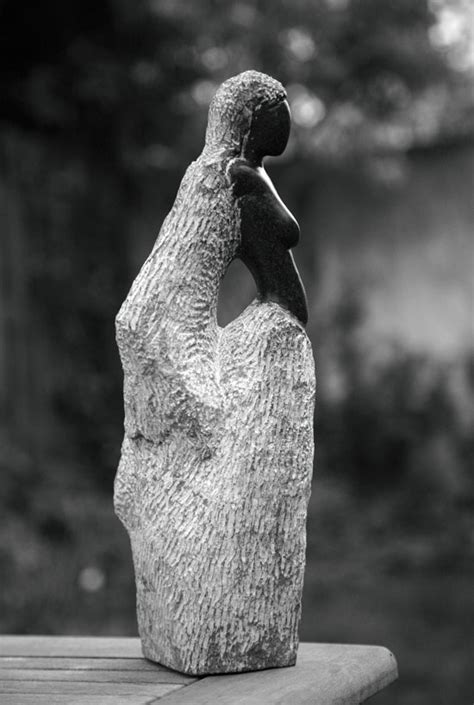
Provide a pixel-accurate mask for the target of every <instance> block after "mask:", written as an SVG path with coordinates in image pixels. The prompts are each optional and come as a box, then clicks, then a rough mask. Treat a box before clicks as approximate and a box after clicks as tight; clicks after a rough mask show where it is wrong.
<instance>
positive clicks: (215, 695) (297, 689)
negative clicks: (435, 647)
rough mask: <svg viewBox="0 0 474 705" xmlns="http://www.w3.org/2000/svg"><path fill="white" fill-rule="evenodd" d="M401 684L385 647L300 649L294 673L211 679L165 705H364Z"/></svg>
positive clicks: (289, 670) (306, 646) (313, 646)
mask: <svg viewBox="0 0 474 705" xmlns="http://www.w3.org/2000/svg"><path fill="white" fill-rule="evenodd" d="M396 678H397V664H396V661H395V658H394V656H393V654H391V653H390V651H388V649H385V648H383V647H380V646H358V645H340V644H300V648H299V651H298V660H297V664H296V666H294V667H293V668H279V669H271V670H266V671H260V672H254V673H241V674H236V675H225V676H209V677H207V678H203V679H201V680H199V681H197V682H196V683H194V684H192V685H190V686H189V687H187V688H183V689H182V690H180V691H177V692H174V693H171V694H168V695H166V696H165V697H163V699H162V700H160V705H162V704H163V705H209V704H210V703H219V705H262V703H272V704H276V703H279V704H283V703H291V705H303V704H304V705H309V704H310V703H312V704H313V705H359V703H362V702H364V700H366V699H367V698H369V697H370V696H371V695H374V694H375V693H377V692H378V691H380V690H382V688H384V687H385V686H386V685H388V684H389V683H391V682H392V681H394V680H395V679H396Z"/></svg>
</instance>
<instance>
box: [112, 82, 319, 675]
mask: <svg viewBox="0 0 474 705" xmlns="http://www.w3.org/2000/svg"><path fill="white" fill-rule="evenodd" d="M232 82H233V83H232ZM228 84H230V85H228ZM226 87H227V88H226ZM221 91H222V95H221V96H219V94H218V95H217V96H216V99H215V101H214V104H213V106H211V110H210V118H209V127H208V134H207V139H206V147H205V149H204V151H203V153H202V155H201V156H200V157H199V159H198V160H197V161H196V162H194V163H193V164H192V165H191V166H190V168H189V169H188V172H187V173H186V175H185V177H184V179H183V182H182V184H181V187H180V190H179V193H178V196H177V198H176V201H175V204H174V206H173V209H172V211H171V212H170V214H169V216H168V217H167V219H166V220H165V223H164V224H163V227H162V230H161V233H160V235H159V237H158V240H157V243H156V245H155V247H154V249H153V252H152V253H151V255H150V257H149V258H148V260H147V262H146V263H145V265H144V267H143V268H142V271H141V272H140V274H139V276H138V277H137V279H136V281H135V282H134V284H133V286H132V289H131V291H130V294H129V296H128V297H127V299H126V301H125V302H124V304H123V306H122V309H121V311H120V313H119V315H118V317H117V340H118V343H119V348H120V352H121V358H122V364H123V367H124V397H125V437H124V442H123V447H122V458H121V463H120V467H119V470H118V473H117V478H116V486H115V507H116V511H117V513H118V515H119V517H120V518H121V519H122V521H123V523H124V524H125V526H126V528H127V530H128V532H129V534H130V538H131V543H132V551H133V558H134V564H135V574H136V580H137V609H138V622H139V630H140V635H141V637H142V644H143V649H144V653H145V655H146V656H147V657H149V658H151V659H153V660H156V661H159V662H161V663H163V664H164V665H168V666H171V667H172V668H175V669H177V670H181V671H184V672H187V673H211V672H214V673H218V672H226V671H239V670H249V669H255V668H266V667H269V666H270V665H289V664H291V663H294V659H295V655H296V647H297V627H298V621H299V616H300V598H301V589H302V581H303V570H304V551H305V527H304V524H305V518H306V505H307V501H308V497H309V491H310V483H311V471H312V455H313V435H312V434H313V432H312V413H313V399H314V371H313V359H312V352H311V349H310V344H309V341H308V339H307V337H306V334H305V332H304V328H303V325H304V323H305V322H306V317H307V314H306V303H305V297H304V292H303V289H302V286H301V282H300V280H299V276H298V273H297V271H296V268H295V266H294V263H293V259H292V256H291V253H290V252H289V248H290V247H292V246H294V245H295V244H296V242H297V240H298V235H299V229H298V225H297V223H296V221H295V220H294V218H293V216H292V215H291V214H290V213H289V211H288V209H287V208H286V207H285V205H284V204H283V203H282V201H281V200H280V198H279V197H278V194H277V193H276V191H275V189H274V187H273V185H272V183H271V181H270V179H269V177H268V176H267V174H266V172H265V171H264V169H263V166H262V159H263V157H264V156H265V155H267V154H279V153H281V151H283V149H284V147H285V145H286V141H287V139H288V131H289V113H288V107H287V104H286V101H285V97H284V93H283V91H282V89H281V86H280V85H279V84H277V83H276V82H274V81H273V80H272V79H269V78H268V77H264V78H262V74H256V73H255V72H247V74H243V75H242V76H240V77H236V79H231V81H229V82H227V83H226V84H224V85H223V87H222V88H221ZM239 101H240V102H239ZM235 257H240V258H241V259H242V260H243V261H244V262H245V263H246V265H247V266H248V267H249V269H250V270H251V272H252V274H253V276H254V278H255V281H256V284H257V288H258V292H259V293H258V297H257V299H256V301H254V302H253V303H252V304H251V305H250V306H249V307H248V308H247V309H246V310H245V311H244V312H243V313H242V314H241V315H240V316H239V317H238V318H237V319H236V320H235V321H233V322H232V323H231V324H229V325H228V326H226V327H225V328H220V327H219V326H218V324H217V319H216V308H217V297H218V291H219V285H220V282H221V280H222V278H223V276H224V275H225V271H226V269H227V267H228V265H229V264H230V262H231V261H232V259H234V258H235Z"/></svg>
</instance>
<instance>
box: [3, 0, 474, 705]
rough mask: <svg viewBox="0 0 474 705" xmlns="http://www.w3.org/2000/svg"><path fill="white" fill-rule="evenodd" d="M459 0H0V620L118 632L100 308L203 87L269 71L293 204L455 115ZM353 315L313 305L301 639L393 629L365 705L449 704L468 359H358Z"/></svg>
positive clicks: (467, 77) (453, 135)
mask: <svg viewBox="0 0 474 705" xmlns="http://www.w3.org/2000/svg"><path fill="white" fill-rule="evenodd" d="M471 12H472V8H471V6H470V3H469V1H468V0H432V1H430V2H428V0H397V1H392V0H383V1H382V0H319V1H318V2H316V1H315V0H291V1H290V0H278V1H275V2H272V3H270V2H269V1H266V2H265V1H264V0H256V1H254V2H250V1H247V2H244V1H241V2H219V1H218V0H199V1H198V2H189V1H188V0H134V1H133V2H132V1H131V0H130V1H129V2H127V0H95V2H91V0H81V1H80V2H79V0H69V1H68V2H67V3H58V2H55V0H43V1H42V2H41V3H35V2H32V1H31V0H30V1H29V2H28V1H23V2H17V1H14V0H2V1H1V2H0V25H1V27H2V37H1V42H0V58H1V61H0V76H1V80H2V100H1V102H0V187H1V189H2V192H1V194H0V195H2V199H3V200H2V203H3V205H4V206H5V209H4V211H5V213H6V216H5V218H6V220H5V222H4V225H5V227H4V228H3V232H4V233H5V235H4V236H2V240H1V242H0V267H1V270H0V271H1V278H0V292H1V296H2V297H3V298H4V299H5V301H4V303H5V306H6V308H8V307H10V308H11V314H9V315H10V318H9V315H6V316H5V321H6V323H5V330H2V335H5V346H4V347H5V350H6V355H7V358H8V359H7V363H8V364H6V372H5V374H4V377H3V378H2V379H3V380H4V382H5V385H6V394H5V403H4V404H3V403H2V407H1V409H0V447H1V453H0V470H1V471H2V478H3V481H2V496H1V499H0V504H1V511H2V518H3V519H4V522H3V528H2V537H3V542H2V543H3V548H2V549H1V552H0V572H1V573H2V576H4V578H3V579H2V591H1V594H0V613H1V619H0V629H2V630H9V631H17V632H18V631H19V632H26V631H29V632H45V633H48V632H51V633H54V632H56V633H60V632H68V631H69V632H75V633H81V632H82V633H84V632H95V633H122V634H124V633H133V632H134V630H135V621H134V613H133V612H134V605H133V592H134V587H133V575H132V572H131V567H130V556H129V548H128V544H127V541H126V538H125V534H124V532H122V531H121V529H120V526H119V525H118V522H117V521H116V520H115V519H114V517H113V514H112V510H111V485H112V480H113V476H114V473H115V469H116V466H117V460H118V454H119V448H120V442H121V435H122V401H121V370H120V363H119V360H118V355H117V351H116V346H115V341H114V330H113V320H114V316H115V313H116V311H117V310H118V307H119V305H120V303H121V301H122V300H123V298H124V296H125V294H126V291H127V289H128V287H129V285H130V282H131V280H132V278H133V276H134V274H135V269H136V264H137V262H138V261H140V259H141V257H142V254H145V253H144V252H142V250H145V249H146V245H147V243H149V236H148V237H147V238H145V239H144V238H142V236H141V232H142V231H143V230H144V229H145V230H148V231H149V230H156V228H157V225H158V223H159V220H160V219H161V218H162V217H163V216H164V215H165V213H166V211H167V210H168V209H169V207H170V205H171V203H172V200H173V197H174V194H175V192H176V188H177V185H178V183H179V179H180V178H181V175H182V172H183V169H184V168H185V167H186V165H187V164H188V162H189V161H190V159H192V158H194V157H195V156H196V154H197V153H198V152H199V148H200V144H201V143H202V137H203V132H204V126H205V119H206V111H207V106H208V103H209V100H210V98H211V96H212V94H213V92H214V90H215V88H216V86H217V85H218V84H219V83H220V82H221V81H222V80H224V79H225V78H227V77H228V76H229V75H233V74H235V73H237V72H239V71H241V70H245V69H248V68H256V69H259V70H263V71H266V72H268V73H270V74H272V75H274V76H276V77H277V78H279V79H280V80H281V81H282V82H283V83H284V84H285V85H286V86H287V87H288V93H289V98H290V102H291V105H292V112H293V118H294V130H293V136H292V140H291V143H290V145H289V148H288V150H287V153H286V155H285V156H284V157H283V158H282V160H281V162H282V163H283V167H281V168H280V167H279V169H280V170H279V171H278V175H279V181H278V183H279V187H280V188H281V191H282V192H283V193H285V194H292V195H293V196H294V200H295V202H296V201H297V202H298V204H299V205H300V206H301V209H303V208H304V203H305V202H309V201H310V200H311V192H310V186H309V181H308V178H307V175H308V173H309V169H313V170H314V171H317V170H318V166H319V165H320V164H321V163H322V162H325V163H326V162H331V164H332V165H336V168H337V169H340V170H341V172H342V171H344V170H345V169H347V168H348V165H349V164H351V168H353V169H354V164H355V167H356V170H357V172H358V171H359V169H360V170H361V171H362V168H361V166H362V164H363V163H364V162H366V161H370V160H371V159H378V158H379V157H380V155H381V154H382V155H385V154H387V153H389V154H394V155H395V156H397V155H403V154H404V153H405V152H406V151H407V150H409V149H411V148H412V147H414V146H416V145H420V144H432V143H433V144H434V143H439V142H444V141H449V140H453V139H459V138H464V137H465V136H466V135H467V134H469V132H470V131H471V134H472V116H473V99H472V92H471V91H470V90H469V85H470V81H471V80H472V67H473V64H474V61H473V60H472V54H471V53H470V52H471V51H472V50H471V44H472V41H471V40H472V30H471V29H470V27H471V25H470V23H469V21H468V16H469V13H471ZM0 210H1V209H0ZM143 214H145V216H144V217H150V218H151V219H152V220H153V223H152V225H151V224H149V223H146V222H145V223H143V222H142V221H141V218H142V217H143ZM2 222H3V221H2ZM145 241H146V242H145ZM306 246H307V247H308V252H312V250H311V248H312V247H314V243H307V245H306ZM310 258H311V257H310V256H308V258H307V259H308V261H309V260H310ZM308 266H309V265H308ZM0 309H1V307H0ZM0 312H1V310H0ZM318 315H319V314H318ZM364 315H365V314H364V305H363V301H362V300H361V297H360V296H358V294H357V292H354V291H342V292H341V295H340V301H339V302H338V304H337V306H336V307H335V308H334V309H332V310H330V311H326V312H324V315H319V318H318V320H317V321H315V324H314V328H315V330H317V331H318V337H319V338H320V340H322V341H324V343H323V345H322V346H318V351H320V352H318V356H319V355H320V360H319V362H318V364H319V365H320V366H319V370H320V376H321V378H322V382H321V384H320V386H319V391H318V405H317V418H316V434H317V435H316V440H317V454H316V469H317V476H316V480H315V492H314V496H313V499H312V504H311V509H312V511H311V513H310V525H309V551H308V579H307V584H306V593H305V594H306V597H305V617H304V620H303V636H304V638H308V639H319V640H324V639H329V640H331V639H332V640H337V639H340V640H344V641H348V640H351V639H353V640H355V641H364V640H367V641H377V640H379V641H380V642H382V643H385V644H386V645H387V646H389V647H392V648H393V649H394V650H395V651H396V653H397V655H398V656H399V658H400V660H401V664H402V675H404V679H405V680H404V683H403V684H401V686H400V687H401V688H402V690H401V691H400V696H397V698H398V699H396V700H391V699H390V697H391V696H390V695H389V696H387V697H388V699H386V700H384V701H383V702H386V703H389V702H395V701H397V702H400V701H401V696H402V695H403V697H404V700H403V702H404V703H406V704H407V705H408V704H409V703H411V702H413V703H415V702H416V703H422V702H430V703H434V702H451V700H450V698H451V697H452V696H453V692H454V691H456V692H455V696H456V697H458V696H459V697H458V699H459V700H460V701H461V700H462V696H464V697H465V698H466V699H467V698H468V697H469V694H470V693H469V692H468V687H467V684H465V683H464V682H465V680H466V679H467V674H468V672H469V671H468V669H469V664H468V663H467V659H466V657H465V655H464V656H461V655H460V646H459V643H458V641H459V642H462V643H463V644H464V645H466V644H467V640H468V635H467V633H466V629H464V630H462V634H461V637H460V639H459V640H457V637H456V631H455V628H454V627H453V625H452V624H451V623H450V619H451V616H452V615H453V614H454V613H456V614H455V618H456V619H457V618H461V619H462V618H463V617H466V624H467V622H468V621H469V620H468V615H471V618H472V615H473V614H474V604H473V602H472V595H471V593H470V591H469V590H468V587H467V582H468V578H469V577H472V576H470V574H468V572H467V569H466V563H467V558H468V557H469V556H471V555H472V547H473V545H474V536H473V534H472V526H471V524H470V522H469V520H468V517H469V513H470V512H472V508H473V504H474V499H473V490H472V480H471V478H470V471H469V467H468V461H469V459H470V458H471V457H472V450H473V448H472V437H471V435H470V425H469V422H470V420H471V419H470V418H469V410H468V408H467V405H466V403H465V398H466V394H467V391H466V390H471V391H472V387H473V379H472V372H473V362H472V360H471V359H462V360H458V361H456V362H453V363H441V362H439V361H436V360H433V359H431V358H429V357H427V356H419V355H415V354H413V353H411V352H409V351H406V350H400V349H393V351H392V354H391V355H390V356H388V357H387V358H386V359H384V360H383V361H382V362H378V363H377V364H376V365H374V364H371V362H370V348H369V343H368V341H366V340H364V339H363V336H361V328H362V324H363V321H364ZM5 331H6V333H5ZM9 346H10V347H9ZM328 360H329V361H330V365H331V366H332V367H331V369H332V373H333V376H334V377H335V379H336V381H337V384H336V385H335V387H334V388H331V386H330V384H329V383H328V381H330V380H331V374H330V372H331V370H330V369H329V364H328ZM2 361H4V358H2V349H0V362H2ZM325 380H326V382H325ZM460 388H461V389H462V390H463V392H462V393H459V389H460ZM2 402H3V400H2ZM434 584H438V589H437V590H435V589H434V587H433V585H434ZM453 595H456V596H457V598H458V599H459V605H461V607H462V609H463V610H464V612H462V613H461V607H459V605H457V606H456V605H455V604H454V603H455V602H456V600H455V598H454V597H453ZM364 596H365V597H364ZM364 600H365V602H364ZM442 604H446V610H445V611H443V610H441V609H440V605H442ZM321 605H323V606H324V608H323V609H321ZM405 620H406V622H405ZM439 620H441V621H440V622H439ZM410 634H415V635H418V637H419V638H418V641H417V639H416V638H415V639H414V641H412V640H411V637H410ZM422 639H423V640H424V642H423V644H422V645H421V644H420V641H421V640H422ZM430 640H431V641H432V642H433V644H432V648H433V649H434V650H435V654H436V655H437V657H438V658H439V660H440V662H441V661H443V663H444V665H445V668H444V669H439V671H440V672H439V673H433V671H434V670H437V669H434V666H433V663H432V662H431V661H430V660H429V659H428V658H427V657H426V653H430V649H429V648H428V647H426V643H427V642H428V641H430ZM422 646H423V648H422ZM423 651H424V653H425V655H424V656H423V653H422V652H423ZM463 653H464V652H463ZM452 654H456V658H457V661H456V663H457V664H458V670H457V671H456V669H455V668H454V667H448V665H447V664H446V662H447V661H449V659H450V657H451V655H452ZM441 671H443V673H441ZM430 672H431V675H432V683H431V684H429V683H428V681H427V679H428V678H429V677H428V676H427V674H428V673H430ZM417 679H418V680H417ZM394 692H395V691H394ZM423 698H425V700H423ZM436 698H438V700H436ZM443 698H444V700H443ZM374 702H375V700H374ZM380 702H382V700H380Z"/></svg>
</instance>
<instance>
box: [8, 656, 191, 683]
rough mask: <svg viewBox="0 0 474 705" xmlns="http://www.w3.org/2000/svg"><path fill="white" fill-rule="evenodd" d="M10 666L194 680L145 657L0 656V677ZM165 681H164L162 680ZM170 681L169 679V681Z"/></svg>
mask: <svg viewBox="0 0 474 705" xmlns="http://www.w3.org/2000/svg"><path fill="white" fill-rule="evenodd" d="M10 668H18V669H21V668H27V669H36V668H38V669H53V670H55V671H61V670H67V671H71V670H75V671H83V670H84V671H95V670H99V671H152V672H153V673H156V672H157V671H164V672H165V673H166V674H168V675H169V677H170V678H171V677H175V678H178V679H180V680H181V679H184V680H185V681H186V682H187V681H188V680H194V678H192V677H191V676H183V675H182V674H181V673H178V672H177V671H171V670H170V669H169V668H166V667H165V666H161V665H160V664H158V663H153V662H152V661H147V659H145V658H70V657H68V656H46V657H44V658H43V657H42V656H32V657H30V656H3V657H1V656H0V678H1V677H2V670H4V669H10ZM163 682H165V681H163ZM170 682H171V681H170Z"/></svg>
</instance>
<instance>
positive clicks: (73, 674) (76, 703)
mask: <svg viewBox="0 0 474 705" xmlns="http://www.w3.org/2000/svg"><path fill="white" fill-rule="evenodd" d="M396 678H397V664H396V661H395V658H394V657H393V655H392V654H391V653H390V651H388V650H387V649H385V648H383V647H380V646H356V645H349V644H347V645H341V644H300V647H299V650H298V661H297V664H296V666H294V667H293V668H278V669H270V670H267V671H258V672H254V673H241V674H235V675H224V676H207V677H203V678H191V677H189V676H183V675H182V674H180V673H176V672H175V671H171V670H169V669H168V668H164V667H163V666H160V665H158V664H154V663H151V662H150V661H147V660H146V659H144V658H143V657H142V655H141V648H140V640H139V639H137V638H130V637H124V638H119V637H84V636H81V637H75V636H65V637H55V636H0V702H1V703H2V705H30V704H31V705H33V704H34V705H154V704H155V703H157V702H158V701H159V702H160V705H161V703H163V705H205V704H206V705H214V704H215V703H216V704H218V705H237V704H238V705H265V704H269V705H276V703H279V704H281V705H284V704H286V703H290V704H291V705H301V704H302V703H308V704H309V703H311V704H312V705H335V704H336V703H337V705H356V704H358V703H362V702H363V701H364V700H366V699H367V698H368V697H370V696H371V695H374V693H377V692H378V691H379V690H381V689H382V688H384V687H385V686H386V685H388V684H389V683H391V682H392V681H394V680H395V679H396Z"/></svg>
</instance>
